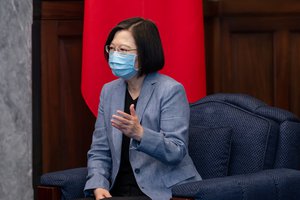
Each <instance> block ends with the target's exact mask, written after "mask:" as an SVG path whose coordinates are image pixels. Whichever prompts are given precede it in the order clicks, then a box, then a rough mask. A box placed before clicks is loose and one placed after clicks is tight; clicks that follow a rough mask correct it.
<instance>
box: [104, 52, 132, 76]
mask: <svg viewBox="0 0 300 200" xmlns="http://www.w3.org/2000/svg"><path fill="white" fill-rule="evenodd" d="M135 59H136V55H135V54H121V53H119V52H117V51H115V52H112V53H109V59H108V64H109V66H110V68H111V70H112V73H113V74H114V75H115V76H118V77H120V78H123V79H125V80H129V79H131V78H132V77H134V76H135V75H136V74H137V72H138V70H137V69H136V68H135V67H134V65H135Z"/></svg>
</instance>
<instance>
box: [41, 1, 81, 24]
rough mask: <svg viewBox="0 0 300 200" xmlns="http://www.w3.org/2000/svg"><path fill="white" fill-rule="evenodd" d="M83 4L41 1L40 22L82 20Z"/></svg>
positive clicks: (79, 2) (78, 2) (77, 2)
mask: <svg viewBox="0 0 300 200" xmlns="http://www.w3.org/2000/svg"><path fill="white" fill-rule="evenodd" d="M83 10H84V3H83V2H81V1H64V2H62V1H43V2H42V3H41V19H42V20H72V19H83Z"/></svg>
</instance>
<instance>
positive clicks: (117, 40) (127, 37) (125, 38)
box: [111, 30, 135, 46]
mask: <svg viewBox="0 0 300 200" xmlns="http://www.w3.org/2000/svg"><path fill="white" fill-rule="evenodd" d="M111 43H112V44H114V45H130V46H132V45H135V41H134V38H133V35H132V33H131V32H130V31H128V30H121V31H118V32H116V34H115V36H114V39H113V40H112V42H111Z"/></svg>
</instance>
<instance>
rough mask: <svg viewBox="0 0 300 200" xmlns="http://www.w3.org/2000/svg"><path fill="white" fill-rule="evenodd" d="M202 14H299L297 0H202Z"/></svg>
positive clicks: (299, 3) (299, 6) (299, 8)
mask: <svg viewBox="0 0 300 200" xmlns="http://www.w3.org/2000/svg"><path fill="white" fill-rule="evenodd" d="M203 5H204V15H205V16H206V17H208V16H231V15H264V16H266V15H269V16H270V15H272V16H274V15H283V14H287V15H300V12H299V10H300V1H298V0H264V1H262V0H251V1H241V0H204V1H203ZM258 5H259V6H258Z"/></svg>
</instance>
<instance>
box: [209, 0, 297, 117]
mask: <svg viewBox="0 0 300 200" xmlns="http://www.w3.org/2000/svg"><path fill="white" fill-rule="evenodd" d="M204 13H205V23H204V24H205V47H206V68H207V91H208V94H213V93H217V92H226V93H245V94H250V95H252V96H254V97H257V98H259V99H261V100H263V101H265V102H266V103H268V104H270V105H273V106H277V107H280V108H283V109H287V110H289V111H291V112H293V113H295V114H296V115H298V116H300V101H299V78H296V77H297V76H298V74H299V69H300V65H299V63H298V61H297V57H299V54H300V48H299V47H298V46H297V45H299V41H298V33H299V30H300V1H295V0H274V1H270V0H252V1H246V2H245V1H238V0H219V1H210V0H204Z"/></svg>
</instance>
